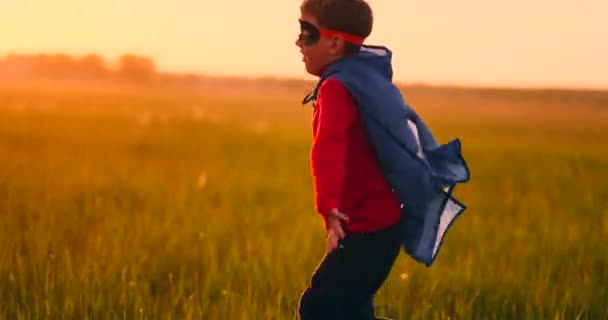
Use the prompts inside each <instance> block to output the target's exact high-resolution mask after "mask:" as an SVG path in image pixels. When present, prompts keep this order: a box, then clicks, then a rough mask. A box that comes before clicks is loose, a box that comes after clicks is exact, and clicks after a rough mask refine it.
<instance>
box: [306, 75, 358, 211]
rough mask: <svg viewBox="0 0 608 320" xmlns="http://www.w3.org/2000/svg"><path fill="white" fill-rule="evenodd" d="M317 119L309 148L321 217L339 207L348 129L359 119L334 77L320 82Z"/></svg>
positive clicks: (353, 106) (347, 96)
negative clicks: (310, 148)
mask: <svg viewBox="0 0 608 320" xmlns="http://www.w3.org/2000/svg"><path fill="white" fill-rule="evenodd" d="M316 107H317V108H319V109H318V110H317V112H318V119H317V129H316V134H315V137H314V139H313V145H312V151H311V165H312V172H313V179H314V180H315V184H314V185H315V198H316V208H317V211H318V212H319V213H320V214H321V215H323V216H324V217H325V218H327V217H328V214H329V213H330V211H332V210H333V209H338V210H339V209H340V206H341V204H340V196H341V193H342V189H343V185H344V175H345V165H346V156H347V148H348V132H349V130H350V129H351V128H352V127H353V126H354V125H356V124H357V121H359V119H358V117H357V114H356V113H355V108H356V105H355V101H354V100H353V98H352V97H351V95H350V93H349V92H348V90H347V89H346V88H345V87H344V86H343V85H342V83H340V82H339V81H338V80H335V79H332V78H329V79H327V80H325V82H324V83H323V84H322V85H321V88H320V89H319V95H318V101H317V106H316Z"/></svg>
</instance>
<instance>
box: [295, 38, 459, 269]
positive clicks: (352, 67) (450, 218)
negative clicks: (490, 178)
mask: <svg viewBox="0 0 608 320" xmlns="http://www.w3.org/2000/svg"><path fill="white" fill-rule="evenodd" d="M391 58H392V53H391V51H390V50H389V49H387V48H385V47H381V46H363V47H362V49H361V51H360V52H359V53H358V54H355V55H349V56H346V57H344V58H341V59H339V60H337V61H335V62H333V63H332V64H330V65H329V66H327V67H326V68H325V69H324V71H323V74H322V75H321V77H320V80H319V82H318V84H317V87H316V89H315V90H314V91H313V93H312V94H311V95H310V96H308V97H307V98H305V100H304V102H305V103H306V102H309V101H312V100H314V99H316V95H317V92H318V89H319V87H320V85H321V83H322V82H323V81H324V80H325V79H327V78H329V77H332V78H335V79H337V80H339V81H340V82H341V83H342V84H343V85H344V86H345V87H346V88H347V89H348V91H349V92H350V94H351V95H352V96H353V98H354V99H355V101H356V103H357V107H358V108H359V113H360V114H361V117H362V120H363V123H364V125H365V127H366V130H367V133H368V135H369V138H370V141H371V143H372V144H373V146H374V148H375V151H376V157H377V159H378V163H379V165H380V168H381V170H382V173H383V174H384V177H385V178H386V180H387V182H388V183H389V185H390V186H391V187H392V188H393V191H394V192H395V194H396V195H397V197H398V199H399V201H400V202H401V204H402V209H401V210H402V211H401V214H402V220H403V221H404V226H403V249H404V250H405V252H406V253H407V254H409V255H410V256H411V257H412V258H413V259H415V260H416V261H418V262H421V263H423V264H425V265H427V266H430V265H431V264H432V263H433V261H434V260H435V257H436V256H437V253H438V252H439V248H440V247H441V243H442V241H443V238H444V236H445V234H446V232H447V231H448V229H449V228H450V226H451V225H452V222H454V220H455V219H456V218H457V217H458V216H459V215H460V214H461V213H462V212H464V210H465V208H466V207H465V205H464V204H462V203H461V202H459V201H458V200H457V199H455V198H454V197H453V196H452V191H453V190H454V187H455V185H456V184H458V183H463V182H466V181H468V180H469V178H470V173H469V169H468V167H467V164H466V162H465V160H464V158H463V156H462V152H461V143H460V140H459V139H454V140H452V141H450V142H448V143H447V144H441V145H440V144H439V143H438V142H437V140H436V139H435V137H434V136H433V134H432V133H431V131H430V130H429V128H428V127H427V126H426V124H425V123H424V122H423V121H422V119H421V118H420V117H419V116H418V114H417V113H416V112H415V111H414V110H413V109H412V108H411V107H410V106H409V105H408V104H407V103H406V102H405V101H404V99H403V97H402V95H401V92H400V91H399V89H398V88H397V87H396V86H395V85H394V84H393V83H392V76H393V71H392V65H391Z"/></svg>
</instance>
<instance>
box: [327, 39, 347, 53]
mask: <svg viewBox="0 0 608 320" xmlns="http://www.w3.org/2000/svg"><path fill="white" fill-rule="evenodd" d="M329 50H330V52H331V54H333V55H340V54H342V52H343V51H344V39H342V37H339V36H332V37H331V44H330V47H329Z"/></svg>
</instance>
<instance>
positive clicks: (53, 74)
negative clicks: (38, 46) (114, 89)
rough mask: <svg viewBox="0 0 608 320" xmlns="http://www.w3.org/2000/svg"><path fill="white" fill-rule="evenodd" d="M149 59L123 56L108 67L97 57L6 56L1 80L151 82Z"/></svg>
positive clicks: (153, 70)
mask: <svg viewBox="0 0 608 320" xmlns="http://www.w3.org/2000/svg"><path fill="white" fill-rule="evenodd" d="M158 77H159V74H158V72H157V70H156V66H155V63H154V61H153V60H152V59H150V58H147V57H142V56H138V55H133V54H125V55H122V56H121V57H120V58H119V59H118V60H117V62H116V64H115V66H114V67H110V66H109V65H108V64H107V63H106V61H104V59H103V58H101V57H100V56H99V55H96V54H89V55H85V56H82V57H72V56H69V55H66V54H36V55H21V54H9V55H7V56H5V57H4V58H1V59H0V78H8V79H19V78H26V79H27V78H67V79H74V80H81V79H94V80H103V79H108V80H110V79H116V78H120V79H124V80H134V81H150V80H154V79H155V78H158Z"/></svg>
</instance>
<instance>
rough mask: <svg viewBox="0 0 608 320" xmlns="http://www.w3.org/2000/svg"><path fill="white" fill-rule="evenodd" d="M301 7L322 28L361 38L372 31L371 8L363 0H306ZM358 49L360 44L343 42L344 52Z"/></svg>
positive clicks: (357, 50)
mask: <svg viewBox="0 0 608 320" xmlns="http://www.w3.org/2000/svg"><path fill="white" fill-rule="evenodd" d="M301 9H302V11H303V12H306V13H307V14H310V15H312V16H313V17H315V18H316V19H317V21H318V22H319V25H320V26H321V27H322V28H324V29H331V30H335V31H341V32H345V33H348V34H352V35H355V36H359V37H363V38H367V37H368V36H369V35H370V34H371V33H372V26H373V24H374V17H373V13H372V8H371V7H370V6H369V4H368V3H367V1H365V0H306V1H304V2H303V3H302V7H301ZM359 49H361V46H358V45H356V44H353V43H350V42H345V46H344V53H345V54H351V53H356V52H359Z"/></svg>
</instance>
